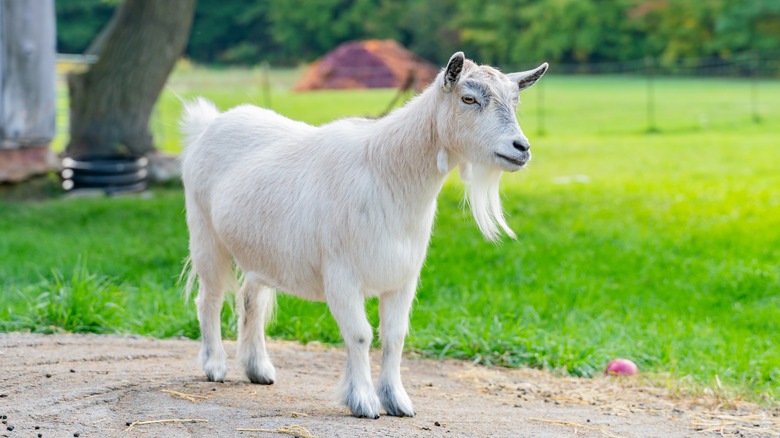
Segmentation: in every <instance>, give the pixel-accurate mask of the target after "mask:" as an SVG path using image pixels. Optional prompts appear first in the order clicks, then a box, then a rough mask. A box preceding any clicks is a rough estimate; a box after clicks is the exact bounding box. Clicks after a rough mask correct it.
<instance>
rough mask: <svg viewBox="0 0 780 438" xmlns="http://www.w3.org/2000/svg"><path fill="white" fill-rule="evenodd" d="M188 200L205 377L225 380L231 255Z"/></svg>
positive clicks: (202, 364) (200, 359)
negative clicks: (224, 342)
mask: <svg viewBox="0 0 780 438" xmlns="http://www.w3.org/2000/svg"><path fill="white" fill-rule="evenodd" d="M190 207H191V206H190V205H189V204H188V209H187V214H188V217H187V219H188V225H189V228H190V257H191V259H192V269H193V270H194V271H195V272H196V273H197V275H198V283H199V288H198V297H197V298H196V299H195V304H197V307H198V322H199V323H200V336H201V348H200V353H199V354H198V359H199V361H200V364H201V366H202V367H203V371H205V373H206V377H208V379H209V380H211V381H212V382H224V381H225V375H226V374H227V356H226V355H225V348H224V347H223V346H222V327H221V314H222V304H223V302H224V298H225V289H227V287H228V282H229V281H230V278H231V276H232V275H233V269H232V259H231V257H230V253H229V252H228V251H227V249H226V248H225V247H224V246H223V245H222V244H221V243H219V242H218V240H217V239H216V238H215V237H214V235H213V232H211V231H210V229H209V227H208V226H206V225H205V224H204V223H203V219H202V218H203V216H202V215H196V214H195V209H194V207H193V208H190Z"/></svg>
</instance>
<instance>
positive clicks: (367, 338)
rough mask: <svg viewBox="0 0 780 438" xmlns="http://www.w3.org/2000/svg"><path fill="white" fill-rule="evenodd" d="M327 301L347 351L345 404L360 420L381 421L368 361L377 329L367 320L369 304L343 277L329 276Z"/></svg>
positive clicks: (327, 279) (326, 293) (352, 283)
mask: <svg viewBox="0 0 780 438" xmlns="http://www.w3.org/2000/svg"><path fill="white" fill-rule="evenodd" d="M325 297H326V299H327V301H328V307H329V308H330V312H331V314H333V317H334V318H335V319H336V322H337V323H338V325H339V329H340V330H341V336H342V337H343V338H344V344H345V346H346V350H347V365H346V369H345V371H344V377H343V379H342V381H341V396H342V400H344V404H346V405H347V407H349V409H350V411H352V415H354V416H356V417H366V418H379V398H378V397H377V395H376V393H375V392H374V385H373V382H372V381H371V362H370V361H369V357H368V349H369V347H370V346H371V340H372V339H373V329H372V328H371V324H369V322H368V319H367V318H366V309H365V302H364V299H363V296H362V295H361V293H360V289H359V287H358V285H357V282H355V281H351V279H350V278H349V276H345V275H342V274H340V273H329V275H327V276H326V281H325Z"/></svg>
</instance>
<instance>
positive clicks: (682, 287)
mask: <svg viewBox="0 0 780 438" xmlns="http://www.w3.org/2000/svg"><path fill="white" fill-rule="evenodd" d="M553 72H554V70H553ZM296 74H298V72H290V71H286V72H278V71H274V72H272V75H271V78H270V81H271V84H272V86H271V91H272V92H271V94H270V95H271V98H270V103H271V106H272V107H273V108H274V109H275V110H277V111H279V112H280V113H282V114H285V115H288V116H290V117H294V118H297V119H301V120H305V121H307V122H310V123H323V122H327V121H329V120H332V119H334V118H336V117H339V116H342V115H355V114H358V115H376V114H379V113H381V112H382V111H384V110H385V108H386V107H387V105H388V103H389V102H390V101H391V100H392V98H393V96H394V92H393V91H391V90H378V91H341V92H316V93H300V94H298V93H292V92H290V91H288V90H289V86H290V84H291V83H292V82H293V80H292V79H291V78H294V77H295V75H296ZM646 85H647V84H646V83H645V81H644V80H643V79H642V78H637V77H631V76H602V77H561V76H555V75H554V73H553V74H551V75H550V76H549V77H545V78H544V79H543V80H542V81H541V82H540V86H537V87H534V88H531V89H530V90H528V91H527V92H526V93H524V94H523V96H522V101H523V103H522V105H521V107H520V111H519V114H520V122H521V126H523V128H524V130H525V132H526V134H528V136H529V137H530V139H531V143H532V144H533V149H532V150H533V152H534V160H533V162H532V163H531V166H530V167H529V168H528V169H527V170H524V171H523V172H521V173H518V174H512V175H505V177H504V180H503V191H504V198H505V201H504V204H505V207H506V209H507V213H508V214H507V216H508V221H509V224H510V225H511V226H512V227H513V229H514V230H515V231H516V232H517V234H518V239H517V241H512V240H509V239H504V241H503V242H502V243H500V244H498V245H495V244H490V243H487V242H485V241H484V240H483V239H482V238H481V236H480V235H479V232H478V230H477V229H476V227H475V225H474V223H473V221H472V220H471V218H470V217H469V215H468V213H467V212H466V211H464V210H463V209H462V208H461V207H460V204H461V198H462V192H463V186H462V184H461V183H460V182H459V180H458V179H457V176H453V177H451V178H450V180H449V181H448V182H447V184H446V185H445V187H444V189H443V191H442V194H441V196H440V198H439V213H438V217H437V221H436V225H435V229H434V236H433V239H432V242H431V247H430V250H429V255H428V259H427V262H426V264H425V267H424V268H423V271H422V277H421V285H420V289H419V292H418V300H417V302H416V304H415V306H414V310H413V314H412V329H411V333H410V335H409V338H408V343H407V346H408V348H410V349H412V350H415V351H417V352H420V353H423V354H425V355H428V356H432V357H444V356H448V357H457V358H464V359H469V360H473V361H475V362H481V363H486V364H501V365H509V366H533V367H544V368H548V369H552V370H555V371H559V372H564V373H569V374H573V375H584V376H591V375H594V374H598V373H600V372H601V370H602V369H603V367H604V366H605V365H606V363H607V362H608V361H609V360H610V359H612V358H614V357H627V358H630V359H632V360H634V361H635V362H637V363H638V364H639V367H640V369H641V370H643V371H651V372H655V373H664V374H665V373H671V375H672V377H673V378H674V379H675V380H676V381H680V380H684V381H689V382H690V384H686V385H688V386H692V387H696V388H699V390H701V389H702V388H717V383H716V380H719V381H720V382H721V383H722V385H724V387H725V388H726V389H727V391H730V392H731V393H732V394H734V393H736V394H740V395H742V396H744V397H747V398H750V399H753V400H764V401H766V402H769V403H777V402H778V398H780V338H778V335H777V333H780V190H778V187H780V172H778V169H779V166H780V135H779V134H778V126H780V83H779V82H777V81H769V80H763V81H761V82H760V83H759V90H760V94H759V107H758V109H759V114H760V117H761V119H760V123H756V122H754V120H753V115H752V106H751V105H752V104H751V100H750V96H751V94H750V93H751V86H752V85H751V83H750V82H749V81H747V80H734V79H728V80H726V79H693V78H675V79H668V78H667V79H660V78H657V79H656V81H655V83H654V87H655V93H656V94H655V101H654V105H655V111H656V112H655V116H654V117H655V127H656V128H657V131H658V132H654V133H648V132H647V130H648V122H647V116H646V107H647V101H646V94H645V93H646ZM174 92H175V93H176V94H178V95H181V96H183V97H185V98H186V97H191V96H195V95H200V94H203V95H205V96H208V97H209V98H211V99H213V100H214V101H215V102H216V103H217V104H218V105H219V106H220V107H222V108H228V107H230V106H233V105H236V104H239V103H243V102H254V103H257V104H266V103H267V102H268V98H267V94H266V92H265V90H264V87H263V79H262V77H261V74H260V71H259V70H225V71H212V70H204V69H199V68H192V67H186V66H185V67H183V68H179V69H178V70H177V71H176V73H175V74H174V76H173V78H172V80H171V84H170V88H169V89H166V91H165V92H164V94H163V98H162V100H161V103H160V105H159V107H158V109H157V111H156V113H155V120H154V121H153V124H152V125H153V129H154V131H155V133H156V134H157V136H158V139H159V142H160V144H161V147H163V148H164V149H166V150H168V151H172V152H175V151H177V150H178V148H179V146H178V135H177V134H176V133H175V125H176V120H175V119H176V117H177V115H178V112H179V108H180V103H179V102H178V100H177V98H176V97H175V96H174ZM542 102H543V108H540V104H541V103H542ZM540 112H541V113H543V117H544V120H543V129H542V126H541V123H542V121H541V120H540V119H539V115H540ZM542 130H543V131H544V135H541V132H540V131H542ZM58 141H60V144H62V143H61V142H62V141H63V140H62V138H60V139H59V140H58ZM186 248H187V231H186V226H185V223H184V202H183V197H182V193H181V191H180V189H178V188H176V187H167V188H157V189H155V190H153V191H152V195H151V196H144V197H124V198H110V199H109V198H106V199H68V200H65V199H54V200H48V201H44V202H9V201H0V330H6V331H8V330H32V331H43V332H53V331H61V330H69V331H89V332H99V333H105V332H108V333H113V332H121V333H140V334H145V335H151V336H160V337H166V336H188V337H198V336H199V333H198V328H197V320H196V316H195V311H194V304H193V303H192V302H190V303H186V304H185V303H184V302H183V298H182V294H181V287H180V285H178V284H177V279H178V275H179V271H180V269H181V262H182V260H183V258H184V257H185V256H186V254H187V249H186ZM368 308H369V312H370V313H369V314H370V318H371V320H372V321H373V322H374V324H376V322H377V320H378V318H377V316H376V301H369V302H368ZM223 328H224V332H225V334H226V335H227V336H230V337H234V336H235V324H234V321H233V319H232V311H231V308H230V307H227V306H226V311H225V312H224V318H223ZM269 334H270V335H271V336H273V337H279V338H286V339H298V340H301V341H303V342H309V341H314V340H317V341H321V342H328V343H339V342H340V340H339V334H338V329H337V327H336V325H335V322H334V321H333V319H332V318H331V316H330V314H329V313H328V311H327V308H326V307H325V306H324V305H323V304H319V303H309V302H305V301H302V300H298V299H296V298H291V297H286V296H284V297H283V296H280V299H279V309H278V312H277V318H276V323H275V324H274V325H273V326H271V327H270V329H269ZM716 376H717V378H716Z"/></svg>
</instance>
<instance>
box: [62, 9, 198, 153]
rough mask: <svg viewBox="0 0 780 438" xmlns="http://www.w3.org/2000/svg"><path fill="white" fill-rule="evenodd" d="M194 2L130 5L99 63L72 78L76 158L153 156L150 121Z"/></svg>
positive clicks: (181, 45)
mask: <svg viewBox="0 0 780 438" xmlns="http://www.w3.org/2000/svg"><path fill="white" fill-rule="evenodd" d="M194 12H195V0H125V1H124V3H123V4H122V5H121V6H119V7H118V9H117V11H116V12H115V14H116V16H115V17H113V18H112V21H114V23H112V27H113V29H111V31H110V33H109V34H108V35H106V37H105V41H104V42H103V45H102V48H101V50H100V58H99V60H98V62H97V63H95V64H94V65H93V66H92V67H91V68H90V69H89V70H87V71H86V72H84V73H79V74H72V75H70V76H69V77H68V87H69V89H70V137H71V138H70V143H69V144H68V146H67V148H66V149H65V154H66V155H68V156H71V157H75V158H85V157H107V156H117V155H123V156H139V155H145V154H147V153H149V152H151V151H154V144H153V141H152V134H151V133H150V131H149V117H150V116H151V113H152V109H153V107H154V103H155V102H156V101H157V98H158V97H159V95H160V91H162V87H163V86H164V85H165V81H166V79H167V78H168V75H169V74H170V72H171V70H172V69H173V66H174V64H175V63H176V60H177V59H178V57H179V55H180V54H181V53H182V51H183V50H184V46H185V45H186V43H187V39H188V38H189V33H190V26H191V25H192V18H193V15H194Z"/></svg>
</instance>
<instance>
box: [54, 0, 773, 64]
mask: <svg viewBox="0 0 780 438" xmlns="http://www.w3.org/2000/svg"><path fill="white" fill-rule="evenodd" d="M110 10H111V5H110V4H107V3H106V2H105V1H104V0H67V1H65V0H58V1H57V15H58V21H57V22H58V26H59V35H58V44H59V48H60V50H61V51H66V52H79V51H81V50H83V48H85V47H86V45H87V44H88V41H89V39H90V35H94V34H95V33H96V32H97V31H98V30H99V28H100V23H101V22H102V21H107V20H108V17H109V16H110ZM101 20H102V21H101ZM368 38H394V39H396V40H398V41H400V42H401V43H402V44H404V45H405V46H407V47H409V48H410V49H411V50H412V51H414V52H416V53H418V54H420V55H421V56H423V57H425V58H427V59H429V60H431V61H433V62H435V63H437V64H442V63H444V62H445V61H446V60H447V59H448V58H449V55H450V54H452V52H453V51H455V50H458V49H462V50H465V51H466V52H467V54H468V55H469V56H470V57H473V58H474V59H479V60H480V61H481V62H485V63H494V64H496V63H497V64H503V65H507V64H519V63H525V62H529V61H530V62H536V61H541V60H546V61H551V62H558V63H560V62H566V63H581V62H593V61H620V60H628V59H640V58H643V57H645V56H653V57H662V58H664V59H667V60H677V59H680V58H686V57H704V56H719V57H728V56H729V55H731V54H733V53H737V52H743V51H747V50H774V49H777V47H780V3H779V2H777V1H776V0H745V1H739V2H735V1H729V0H710V1H701V2H695V1H689V0H615V1H609V2H606V1H601V0H499V1H491V2H482V1H479V0H399V1H391V0H322V1H316V2H311V1H304V0H289V1H277V2H257V1H255V0H233V1H230V2H225V1H219V0H200V1H199V4H198V7H197V12H196V18H195V22H194V25H193V30H192V37H191V41H190V45H189V47H188V49H187V54H188V55H189V56H190V57H192V58H193V59H194V60H196V61H198V62H201V63H243V64H257V63H259V62H261V61H269V62H271V63H274V64H287V65H294V64H296V63H299V62H302V61H310V60H312V59H314V58H316V57H317V56H320V55H322V54H324V53H325V52H326V51H328V50H330V49H332V48H334V47H335V46H336V45H338V44H340V43H342V42H345V41H349V40H355V39H368Z"/></svg>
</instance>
